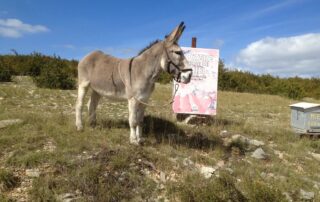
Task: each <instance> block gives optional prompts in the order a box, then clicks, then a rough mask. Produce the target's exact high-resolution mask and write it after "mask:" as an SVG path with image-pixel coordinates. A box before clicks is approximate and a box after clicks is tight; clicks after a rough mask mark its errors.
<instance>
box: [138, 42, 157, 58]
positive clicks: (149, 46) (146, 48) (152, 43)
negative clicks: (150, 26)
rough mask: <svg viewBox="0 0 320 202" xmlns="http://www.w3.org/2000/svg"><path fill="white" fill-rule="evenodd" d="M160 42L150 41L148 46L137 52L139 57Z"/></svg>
mask: <svg viewBox="0 0 320 202" xmlns="http://www.w3.org/2000/svg"><path fill="white" fill-rule="evenodd" d="M160 41H161V40H159V39H157V40H154V41H152V42H151V43H150V44H149V45H148V46H146V47H144V48H143V49H142V50H141V51H139V53H138V55H141V54H142V53H144V52H145V51H146V50H148V49H149V48H151V47H152V46H153V45H154V44H156V43H159V42H160Z"/></svg>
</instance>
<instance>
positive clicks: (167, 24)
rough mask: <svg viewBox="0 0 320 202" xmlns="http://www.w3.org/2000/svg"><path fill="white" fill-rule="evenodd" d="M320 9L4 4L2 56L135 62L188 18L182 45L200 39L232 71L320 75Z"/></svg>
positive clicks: (303, 4)
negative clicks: (109, 57) (91, 55)
mask: <svg viewBox="0 0 320 202" xmlns="http://www.w3.org/2000/svg"><path fill="white" fill-rule="evenodd" d="M319 10H320V1H318V0H269V1H258V0H255V1H253V0H243V1H233V0H225V1H222V0H221V1H212V0H211V1H209V0H208V1H206V0H203V1H189V0H184V1H180V0H161V1H156V0H148V1H147V0H141V1H129V0H128V1H121V0H118V1H102V0H101V1H92V0H91V1H89V0H77V1H75V0H64V1H62V0H0V54H8V53H11V52H10V49H15V50H16V51H17V52H18V53H30V52H33V51H37V52H41V53H44V54H50V55H53V54H56V55H59V56H61V57H63V58H69V59H71V58H74V59H80V58H81V57H83V56H84V55H86V54H87V53H88V52H90V51H92V50H95V49H100V50H103V51H105V52H108V53H110V54H113V55H115V56H118V57H122V58H124V57H131V56H134V55H135V54H137V52H138V51H139V50H140V49H142V48H143V47H144V46H146V45H148V44H149V43H150V42H151V41H153V40H155V39H163V37H164V35H165V34H167V33H169V32H170V31H171V30H172V29H173V28H174V27H175V26H176V25H177V24H178V23H179V22H180V21H184V22H185V24H186V26H187V28H186V30H185V32H184V34H183V36H182V38H181V39H180V45H181V46H190V44H191V38H192V37H193V36H195V37H197V38H198V43H197V46H198V47H199V48H200V47H201V48H216V49H220V58H221V59H223V60H224V61H225V63H226V64H227V66H228V67H230V68H237V69H241V70H248V71H251V72H254V73H270V74H273V75H279V76H296V75H297V76H302V77H311V76H313V77H319V76H320V12H319Z"/></svg>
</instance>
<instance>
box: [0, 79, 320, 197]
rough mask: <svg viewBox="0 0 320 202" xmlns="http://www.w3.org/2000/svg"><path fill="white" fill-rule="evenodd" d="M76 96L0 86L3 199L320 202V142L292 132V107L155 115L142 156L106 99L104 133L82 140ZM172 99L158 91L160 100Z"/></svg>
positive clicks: (27, 84) (122, 106)
mask: <svg viewBox="0 0 320 202" xmlns="http://www.w3.org/2000/svg"><path fill="white" fill-rule="evenodd" d="M234 97H237V98H238V99H234ZM75 98H76V92H75V91H61V90H49V89H37V88H36V87H35V86H34V85H32V82H31V81H30V80H29V79H28V78H24V77H17V78H16V79H15V82H13V83H4V84H0V190H1V192H0V193H1V194H0V200H2V199H3V200H9V199H13V200H16V201H33V200H49V201H50V200H52V199H54V200H58V201H99V200H100V201H103V199H104V200H105V201H108V200H110V201H118V200H133V201H185V200H190V201H214V200H218V199H219V200H218V201H228V200H231V201H257V200H258V199H259V201H318V200H320V198H319V194H320V192H319V190H320V175H319V169H320V168H319V163H320V142H319V140H318V139H309V138H301V139H300V138H298V137H297V136H295V135H294V134H293V133H292V131H291V129H290V125H289V109H288V107H287V106H288V105H289V104H290V103H292V102H295V101H293V100H287V99H285V98H281V97H278V96H268V95H253V94H236V93H230V92H221V93H220V94H219V100H218V106H219V108H218V116H216V117H214V118H201V117H200V118H199V117H188V118H187V119H185V120H183V121H180V122H177V121H176V120H175V119H174V117H173V116H172V112H171V109H170V108H169V107H168V109H163V110H162V111H159V109H157V108H150V109H148V111H147V115H146V119H145V130H144V133H145V139H146V141H145V143H144V145H143V146H142V147H138V148H137V147H134V146H132V145H129V143H128V126H127V122H126V118H127V105H126V103H112V102H107V101H106V100H104V101H102V103H101V105H100V106H99V109H98V125H97V127H96V128H94V129H92V128H89V127H86V128H85V131H84V132H82V133H80V134H79V133H78V132H76V131H75V130H74V126H73V122H74V120H73V119H74V118H73V116H74V110H73V105H74V101H75ZM169 99H170V87H168V86H157V89H156V92H155V94H154V95H153V97H152V100H151V102H152V103H153V104H159V105H160V104H164V103H166V102H167V101H168V100H169ZM85 113H86V112H85ZM226 176H227V177H226ZM94 179H95V180H94ZM217 180H218V181H217ZM223 180H228V181H226V183H221V182H224V181H223ZM110 183H112V186H111V185H110ZM194 184H198V186H195V185H194ZM211 184H215V185H216V186H211ZM226 184H227V185H226ZM89 185H90V186H91V187H87V186H89ZM194 186H195V187H194ZM220 188H221V189H222V190H225V193H228V194H224V195H223V194H222V195H220V194H216V195H214V194H212V192H221V190H220ZM106 190H111V191H106ZM219 190H220V191H219ZM133 193H134V194H133ZM210 193H211V195H210Z"/></svg>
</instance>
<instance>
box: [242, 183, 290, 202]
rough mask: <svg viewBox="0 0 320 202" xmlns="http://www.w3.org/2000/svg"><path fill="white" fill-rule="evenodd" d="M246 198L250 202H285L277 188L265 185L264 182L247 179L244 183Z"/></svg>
mask: <svg viewBox="0 0 320 202" xmlns="http://www.w3.org/2000/svg"><path fill="white" fill-rule="evenodd" d="M244 187H245V189H246V193H247V197H248V198H249V200H250V201H261V202H269V201H273V202H285V201H287V200H286V199H285V196H284V195H283V194H282V192H281V190H279V189H278V188H277V186H272V185H268V184H266V183H265V182H264V181H260V180H253V179H251V178H248V179H246V180H245V181H244Z"/></svg>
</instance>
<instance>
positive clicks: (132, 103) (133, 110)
mask: <svg viewBox="0 0 320 202" xmlns="http://www.w3.org/2000/svg"><path fill="white" fill-rule="evenodd" d="M138 106H139V103H138V102H137V101H136V100H135V99H134V98H131V99H129V100H128V108H129V125H130V143H131V144H135V145H139V144H140V139H139V137H137V135H136V129H137V126H138V122H139V121H138V113H137V112H138Z"/></svg>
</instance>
